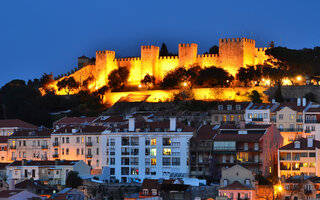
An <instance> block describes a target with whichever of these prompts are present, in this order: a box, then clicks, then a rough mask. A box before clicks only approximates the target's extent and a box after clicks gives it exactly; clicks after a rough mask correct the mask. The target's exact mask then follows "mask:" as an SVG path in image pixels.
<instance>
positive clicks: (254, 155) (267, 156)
mask: <svg viewBox="0 0 320 200" xmlns="http://www.w3.org/2000/svg"><path fill="white" fill-rule="evenodd" d="M213 140H214V143H213V154H214V158H215V159H216V160H217V163H218V167H220V168H222V167H231V166H233V165H235V164H239V165H241V166H244V167H245V168H247V169H249V170H251V171H253V172H255V173H256V174H261V175H263V176H269V175H272V174H275V173H276V170H277V167H276V164H277V149H278V148H279V147H280V146H282V142H283V138H282V136H281V135H280V132H279V130H278V129H277V128H276V127H275V126H274V125H270V124H269V125H267V124H261V125H258V124H245V123H244V121H241V122H240V124H239V125H222V126H221V127H220V128H219V132H218V134H217V135H216V136H215V137H214V139H213Z"/></svg>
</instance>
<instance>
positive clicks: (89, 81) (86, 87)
mask: <svg viewBox="0 0 320 200" xmlns="http://www.w3.org/2000/svg"><path fill="white" fill-rule="evenodd" d="M93 79H94V78H93V75H92V74H91V75H90V76H88V78H86V79H85V80H84V81H83V82H82V86H83V87H84V88H85V89H88V86H89V84H90V83H91V82H92V81H93Z"/></svg>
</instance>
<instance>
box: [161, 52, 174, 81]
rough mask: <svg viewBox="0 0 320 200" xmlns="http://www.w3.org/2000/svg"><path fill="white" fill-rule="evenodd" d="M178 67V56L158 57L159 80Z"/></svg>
mask: <svg viewBox="0 0 320 200" xmlns="http://www.w3.org/2000/svg"><path fill="white" fill-rule="evenodd" d="M178 66H179V58H178V56H160V57H159V71H158V73H159V74H158V77H159V80H162V79H163V78H164V76H165V75H166V74H167V72H169V71H170V70H173V69H175V68H177V67H178Z"/></svg>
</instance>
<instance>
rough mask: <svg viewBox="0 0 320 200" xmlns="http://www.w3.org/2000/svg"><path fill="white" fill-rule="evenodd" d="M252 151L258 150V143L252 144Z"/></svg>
mask: <svg viewBox="0 0 320 200" xmlns="http://www.w3.org/2000/svg"><path fill="white" fill-rule="evenodd" d="M254 150H259V143H258V142H256V143H254Z"/></svg>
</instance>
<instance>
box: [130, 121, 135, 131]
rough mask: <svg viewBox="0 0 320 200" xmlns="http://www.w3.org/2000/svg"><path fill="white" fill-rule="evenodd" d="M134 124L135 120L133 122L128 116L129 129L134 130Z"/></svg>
mask: <svg viewBox="0 0 320 200" xmlns="http://www.w3.org/2000/svg"><path fill="white" fill-rule="evenodd" d="M134 125H135V122H134V118H129V131H134V128H135V127H134Z"/></svg>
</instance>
